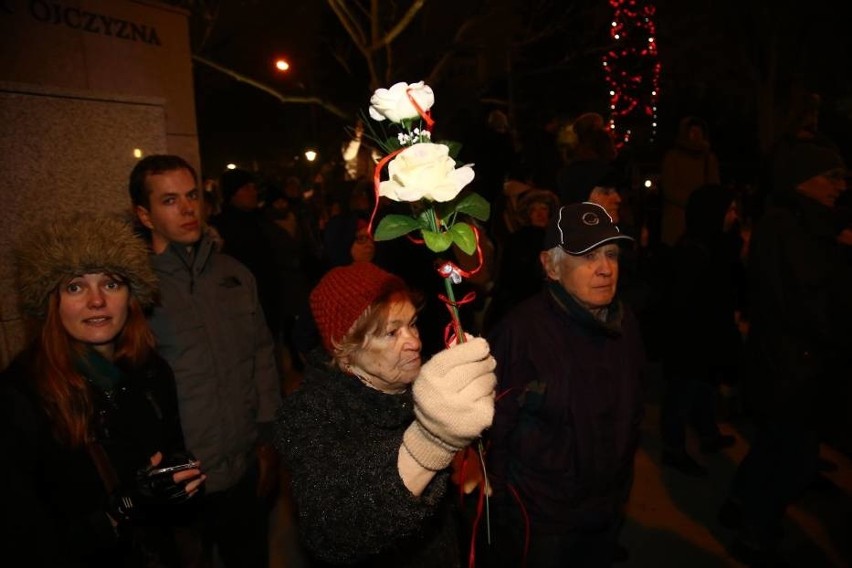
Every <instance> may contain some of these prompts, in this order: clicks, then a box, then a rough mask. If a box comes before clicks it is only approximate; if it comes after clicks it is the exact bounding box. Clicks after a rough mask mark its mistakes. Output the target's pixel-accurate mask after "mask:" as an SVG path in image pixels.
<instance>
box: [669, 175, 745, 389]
mask: <svg viewBox="0 0 852 568" xmlns="http://www.w3.org/2000/svg"><path fill="white" fill-rule="evenodd" d="M733 201H734V193H733V191H732V190H730V189H728V188H725V187H721V186H709V185H708V186H703V187H700V188H698V189H697V190H695V192H693V193H692V194H691V195H690V196H689V199H688V201H687V206H686V232H685V234H684V236H683V237H681V239H680V240H679V241H678V244H677V246H676V247H675V248H674V249H673V251H672V257H671V261H670V263H669V266H668V267H667V272H668V273H669V277H668V278H667V279H666V282H667V292H666V294H665V297H666V301H665V304H664V313H665V321H666V325H665V327H664V329H665V334H666V341H665V342H664V363H665V365H666V368H667V371H668V376H669V377H680V376H684V375H687V374H688V375H690V376H691V378H693V379H700V380H711V379H712V378H713V377H714V376H715V373H716V371H717V370H719V369H726V372H728V373H730V372H733V369H735V368H736V367H737V366H738V363H739V355H740V351H741V341H742V340H741V338H740V335H739V331H738V329H737V326H736V323H735V319H734V314H735V312H736V311H737V309H738V308H741V296H742V293H741V291H740V288H741V287H742V277H741V275H742V265H741V263H740V258H739V252H740V248H741V246H742V241H741V239H740V238H739V236H738V235H737V234H735V233H733V232H725V231H724V230H723V224H724V218H725V215H726V213H727V211H728V208H729V207H730V205H731V203H733Z"/></svg>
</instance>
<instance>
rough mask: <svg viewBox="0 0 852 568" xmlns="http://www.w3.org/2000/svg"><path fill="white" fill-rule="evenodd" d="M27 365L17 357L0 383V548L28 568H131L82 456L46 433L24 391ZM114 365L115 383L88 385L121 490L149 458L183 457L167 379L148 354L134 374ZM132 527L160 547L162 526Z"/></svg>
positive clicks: (134, 560)
mask: <svg viewBox="0 0 852 568" xmlns="http://www.w3.org/2000/svg"><path fill="white" fill-rule="evenodd" d="M31 358H32V353H31V351H29V350H28V351H25V352H24V353H23V354H21V355H19V356H18V357H17V358H16V359H15V360H14V361H13V362H12V364H11V365H10V366H9V367H8V368H7V369H6V370H5V371H4V372H3V374H2V376H0V452H2V455H3V456H5V457H4V465H3V467H2V468H0V470H2V474H0V480H2V485H3V490H2V492H0V515H2V519H3V522H2V528H1V529H0V539H2V541H1V542H2V544H1V545H0V547H2V550H3V552H4V554H5V555H7V556H8V557H9V558H19V559H26V563H27V565H30V566H51V567H53V566H80V567H86V568H89V567H98V566H103V567H116V566H135V565H141V563H140V558H139V557H138V556H135V555H134V552H133V551H132V550H131V545H130V542H129V538H130V535H129V533H125V532H123V531H122V533H121V536H119V534H117V533H116V531H114V530H113V528H112V525H111V523H110V521H109V519H108V518H107V516H106V509H105V506H106V504H107V493H106V489H105V486H104V481H103V480H102V479H101V477H100V475H99V474H98V470H97V469H96V466H95V464H94V463H93V461H92V459H91V458H90V457H89V453H88V452H87V451H86V449H85V448H69V447H67V446H66V445H64V444H61V443H59V442H58V441H57V439H56V438H55V437H54V436H53V433H52V430H51V424H50V421H49V420H48V417H47V415H46V414H45V412H44V411H43V410H42V405H41V401H40V400H39V398H38V396H37V394H36V392H35V390H34V388H33V383H32V376H31V371H30V369H31V365H32V359H31ZM119 368H120V370H121V372H122V380H121V381H120V382H119V383H118V384H117V386H115V387H114V388H111V389H109V390H108V391H104V390H101V389H100V388H98V387H95V386H94V385H93V386H92V392H93V399H94V404H95V419H96V422H97V425H96V427H95V428H94V430H95V432H96V436H97V438H98V439H99V441H100V443H101V445H102V446H103V448H104V450H105V451H106V453H107V455H108V457H109V460H110V462H111V463H112V466H113V468H114V469H115V472H116V474H117V476H118V477H119V480H120V481H121V482H122V483H123V484H126V485H128V486H129V485H130V484H132V482H133V478H134V476H135V473H136V471H137V470H138V469H139V468H142V467H145V466H147V465H148V464H149V463H150V458H151V456H152V455H153V454H154V453H156V452H158V451H160V452H163V454H164V455H169V454H171V453H174V452H177V451H181V450H183V437H182V434H181V429H180V423H179V419H178V409H177V397H176V393H175V384H174V376H173V375H172V372H171V369H170V368H169V366H168V365H167V364H166V362H165V361H164V360H163V359H161V358H160V357H158V356H157V355H156V354H152V355H151V357H150V359H149V360H148V361H146V362H145V364H143V365H141V366H140V367H138V368H129V367H127V366H122V365H119ZM151 521H154V518H152V519H151ZM137 529H138V527H137ZM141 530H142V531H143V532H144V534H147V535H148V537H151V539H153V540H151V541H152V542H153V541H154V540H156V541H160V542H161V544H162V543H164V542H167V541H168V536H167V535H166V534H164V532H163V531H165V529H163V528H157V527H156V526H149V527H144V528H142V529H141ZM134 532H135V534H136V536H137V538H138V537H139V536H140V533H139V532H138V530H135V531H134ZM149 540H150V539H149ZM137 542H138V540H137ZM137 552H138V549H137ZM160 552H163V553H164V554H167V552H166V549H162V550H161V551H160Z"/></svg>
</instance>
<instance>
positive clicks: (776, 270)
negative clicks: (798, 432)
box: [745, 196, 852, 425]
mask: <svg viewBox="0 0 852 568" xmlns="http://www.w3.org/2000/svg"><path fill="white" fill-rule="evenodd" d="M837 232H838V228H837V226H836V218H835V216H834V214H833V213H832V211H831V210H830V209H828V208H826V207H824V206H822V205H820V204H819V203H817V202H815V201H812V200H810V199H807V198H805V197H802V196H794V197H793V198H792V199H791V200H790V201H789V202H788V203H785V204H784V206H781V207H776V208H773V209H771V210H769V211H767V213H766V214H765V215H764V216H763V217H762V218H761V220H760V222H759V223H758V225H757V227H756V229H755V231H754V235H753V236H752V239H751V244H750V248H749V262H748V279H749V292H750V301H749V305H750V330H749V338H748V342H747V355H748V359H749V363H750V365H749V377H748V379H747V382H746V384H745V387H746V389H745V392H746V400H747V401H748V403H749V405H750V407H751V408H752V410H753V411H755V412H756V414H757V416H758V417H759V418H763V419H770V420H776V419H780V420H794V421H797V422H801V423H805V424H812V425H813V424H815V423H816V420H817V419H818V418H819V416H820V414H821V408H824V404H825V402H826V401H827V400H828V399H829V397H830V396H832V395H831V393H834V392H839V391H840V390H841V389H840V388H839V387H840V386H841V385H842V384H844V383H846V382H848V381H849V378H850V370H849V348H850V345H852V275H850V265H849V263H848V262H847V259H846V257H845V254H848V253H847V252H846V251H844V250H843V247H842V246H841V245H839V244H838V243H837V241H836V235H837ZM832 383H836V384H832Z"/></svg>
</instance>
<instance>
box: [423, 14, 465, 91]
mask: <svg viewBox="0 0 852 568" xmlns="http://www.w3.org/2000/svg"><path fill="white" fill-rule="evenodd" d="M477 22H478V19H477V18H471V19H469V20H465V21H464V23H462V25H461V26H459V29H457V30H456V34H455V36H454V37H453V45H456V44H459V43H461V42H462V40H463V39H464V36H465V34H466V33H467V31H468V30H470V29H471V28H473V27H474V25H475V24H476V23H477ZM455 55H456V50H455V49H448V50H446V51H445V52H444V54H443V55H442V56H441V59H439V60H438V61H437V62H436V63H435V65H434V66H432V71H430V72H429V76H428V77H427V78H426V83H427V84H429V85H436V84H437V82H438V79H439V78H440V77H441V75H443V73H444V69H446V68H447V65H449V64H450V61H452V60H453V57H455Z"/></svg>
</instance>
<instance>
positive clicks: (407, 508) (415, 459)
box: [276, 262, 496, 568]
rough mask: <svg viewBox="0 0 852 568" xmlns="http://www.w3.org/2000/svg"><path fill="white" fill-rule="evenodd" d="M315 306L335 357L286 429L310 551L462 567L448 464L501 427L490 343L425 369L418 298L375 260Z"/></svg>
mask: <svg viewBox="0 0 852 568" xmlns="http://www.w3.org/2000/svg"><path fill="white" fill-rule="evenodd" d="M310 304H311V311H312V313H313V317H314V320H315V321H316V326H317V329H318V330H319V335H320V336H321V339H322V344H323V347H324V353H319V352H314V353H313V354H312V355H311V357H310V358H309V359H310V365H309V367H308V369H307V371H306V374H305V379H304V383H303V385H302V386H301V387H300V389H299V390H298V391H296V393H295V394H294V395H292V396H290V397H289V398H288V399H286V400H285V401H284V405H283V407H282V409H281V412H280V415H279V418H278V424H277V434H276V445H277V446H278V449H279V450H280V451H281V453H282V455H283V456H284V461H285V465H286V467H287V468H288V470H289V473H290V475H291V477H292V490H293V497H294V500H295V504H296V507H295V508H296V510H297V511H298V521H297V523H298V525H299V529H300V532H301V535H302V539H303V542H304V544H305V546H306V549H307V550H308V551H309V552H310V553H311V554H312V555H313V556H314V557H315V558H316V559H318V560H320V561H321V562H324V563H328V564H332V565H341V564H346V565H349V566H352V565H355V566H388V567H391V566H393V567H394V568H399V567H406V566H434V567H436V568H438V567H440V568H446V567H453V566H460V559H459V543H458V541H457V535H456V527H455V523H454V522H453V510H452V505H451V502H450V501H449V499H448V498H447V497H448V496H447V495H446V493H447V485H448V478H449V471H448V470H447V468H448V466H449V465H450V463H451V461H452V459H453V456H454V455H455V454H456V453H457V452H458V451H459V450H461V449H462V448H464V447H466V446H467V445H468V444H470V443H471V441H473V440H474V439H476V438H477V437H478V436H479V435H480V433H481V432H482V431H483V430H484V429H485V428H487V427H488V426H490V425H491V419H492V416H493V414H494V386H495V380H496V379H495V376H494V367H495V362H494V359H493V358H492V357H491V354H490V350H489V347H488V343H486V341H485V340H484V339H482V338H476V339H474V338H472V337H468V338H467V341H466V342H464V343H461V344H458V345H455V346H453V347H450V348H448V349H445V350H444V351H441V352H439V353H438V354H436V355H435V356H434V357H432V358H431V359H430V360H429V361H428V362H427V363H425V364H423V365H421V360H420V347H421V343H420V336H419V333H418V330H417V311H418V310H417V307H416V306H417V300H416V298H415V297H414V295H413V294H412V292H411V291H410V290H409V289H408V288H407V287H406V286H405V284H404V283H403V281H402V280H401V279H400V278H398V277H396V276H394V275H391V274H389V273H387V272H385V271H384V270H381V269H380V268H378V267H376V266H375V265H374V264H372V263H369V262H358V263H353V264H350V265H347V266H342V267H336V268H333V269H331V270H330V271H329V272H328V273H327V274H326V275H325V276H324V277H323V278H322V279H321V280H320V282H319V283H318V285H317V286H316V288H315V289H314V290H313V291H312V293H311V297H310Z"/></svg>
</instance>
